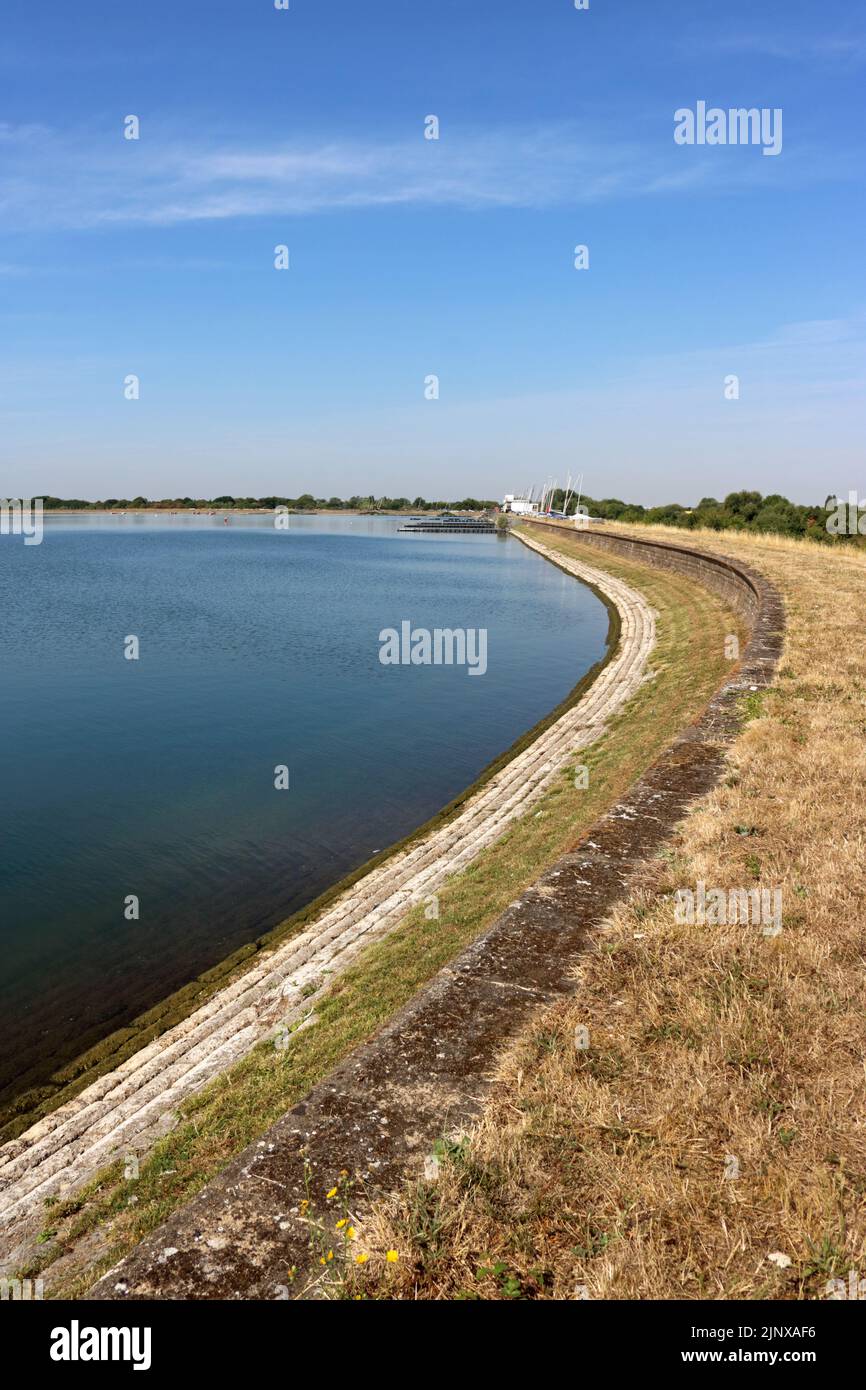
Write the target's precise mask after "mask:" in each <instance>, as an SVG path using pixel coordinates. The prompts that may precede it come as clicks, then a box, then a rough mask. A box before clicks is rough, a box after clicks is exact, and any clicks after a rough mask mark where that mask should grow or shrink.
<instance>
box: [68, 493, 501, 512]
mask: <svg viewBox="0 0 866 1390" xmlns="http://www.w3.org/2000/svg"><path fill="white" fill-rule="evenodd" d="M43 504H44V507H45V510H46V511H76V512H88V511H111V512H113V511H124V512H127V511H136V510H140V509H143V508H145V507H146V508H148V509H150V508H156V509H157V510H159V511H172V512H180V511H206V510H207V509H208V508H212V507H217V508H221V507H232V508H237V509H239V510H245V509H249V510H251V511H252V510H255V509H257V508H258V509H261V508H266V509H268V510H273V508H274V507H288V508H289V509H290V510H291V511H297V512H304V511H329V512H331V511H334V512H337V511H353V512H373V511H379V512H408V511H416V512H429V511H443V510H445V509H447V510H449V511H455V512H461V511H463V512H482V511H488V510H492V509H493V508H495V507H497V506H498V503H497V502H491V501H489V500H487V501H485V500H479V499H478V498H477V497H464V498H463V499H462V501H460V502H445V501H441V502H428V501H427V499H426V498H424V497H415V498H413V499H410V498H408V497H374V496H373V494H372V493H369V494H368V495H367V496H366V497H359V496H355V497H347V498H342V497H314V496H313V494H312V493H311V492H303V493H301V496H300V497H229V496H228V495H227V494H226V495H224V496H222V497H163V498H160V500H159V501H154V500H151V499H148V498H147V497H131V498H130V497H105V498H103V499H102V500H101V501H99V502H86V501H83V500H82V499H81V498H79V497H44V498H43Z"/></svg>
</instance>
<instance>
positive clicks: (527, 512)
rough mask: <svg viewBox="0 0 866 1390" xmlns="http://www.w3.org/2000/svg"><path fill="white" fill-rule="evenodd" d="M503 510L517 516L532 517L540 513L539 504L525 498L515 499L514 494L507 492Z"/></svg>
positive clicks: (503, 501)
mask: <svg viewBox="0 0 866 1390" xmlns="http://www.w3.org/2000/svg"><path fill="white" fill-rule="evenodd" d="M502 510H503V511H504V512H514V514H515V516H531V515H533V514H534V513H535V512H537V511H538V503H537V502H529V501H527V499H526V498H525V497H515V495H514V493H513V492H506V494H505V497H504V498H503V500H502Z"/></svg>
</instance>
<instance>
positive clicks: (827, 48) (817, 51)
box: [681, 26, 866, 67]
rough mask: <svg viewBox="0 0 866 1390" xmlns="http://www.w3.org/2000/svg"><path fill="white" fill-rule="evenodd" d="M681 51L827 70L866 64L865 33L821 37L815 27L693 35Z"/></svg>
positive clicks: (685, 42)
mask: <svg viewBox="0 0 866 1390" xmlns="http://www.w3.org/2000/svg"><path fill="white" fill-rule="evenodd" d="M681 47H682V48H683V49H684V50H685V51H686V52H688V53H690V54H694V53H713V54H714V55H716V56H722V55H724V54H733V55H743V54H750V53H751V54H754V55H755V56H757V57H763V58H776V59H780V60H783V61H786V62H800V63H821V64H825V65H827V66H843V67H856V66H858V65H859V64H861V63H863V62H866V33H863V32H848V33H836V34H828V33H822V32H820V31H819V30H818V29H816V28H815V27H814V26H812V27H810V29H809V30H808V31H807V32H803V33H800V34H796V33H793V32H791V30H787V31H786V32H784V33H782V32H776V33H770V32H767V31H764V30H757V31H755V32H753V33H741V34H725V35H712V36H710V35H708V34H701V35H693V36H690V37H688V38H686V39H684V40H683V42H682V44H681Z"/></svg>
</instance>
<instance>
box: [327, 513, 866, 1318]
mask: <svg viewBox="0 0 866 1390" xmlns="http://www.w3.org/2000/svg"><path fill="white" fill-rule="evenodd" d="M617 529H625V528H617ZM654 529H655V530H656V533H657V534H659V535H661V536H666V535H667V536H670V537H671V538H672V539H674V540H677V541H679V542H680V543H682V542H683V541H684V540H685V541H686V543H688V544H693V545H699V546H705V547H706V548H708V549H711V550H715V551H717V552H726V553H729V554H732V555H735V556H738V557H740V558H742V559H743V560H745V561H747V562H748V563H750V564H752V565H754V566H755V567H756V568H759V569H761V570H762V571H763V572H764V573H765V574H766V575H767V576H768V577H769V578H770V579H771V580H772V581H773V582H774V583H775V584H776V585H777V586H778V588H779V589H780V591H781V592H782V593H783V595H784V597H785V601H786V607H787V620H788V631H787V638H786V648H785V653H784V656H783V659H782V662H781V665H780V669H779V673H778V678H777V680H776V682H775V685H774V687H773V689H772V690H771V691H769V692H767V693H766V694H764V695H763V696H762V697H753V699H752V702H751V709H750V711H749V712H750V713H751V714H753V715H755V717H754V718H752V719H750V721H749V722H748V723H747V724H746V725H745V727H744V728H743V730H742V732H741V734H740V736H739V737H738V739H737V741H736V743H735V745H734V746H733V748H732V750H731V754H730V759H729V774H728V776H727V778H726V780H725V781H724V783H723V784H722V785H720V786H719V787H718V788H717V789H716V790H715V791H714V792H712V793H711V794H709V795H708V796H706V797H704V798H702V799H701V801H699V802H698V803H697V804H696V807H695V809H694V810H693V812H692V813H691V814H690V815H689V816H688V817H687V818H686V820H685V821H684V822H683V823H682V825H681V827H680V829H679V831H678V833H677V835H676V836H675V838H674V839H673V840H672V842H671V845H670V847H669V850H668V851H666V853H665V855H664V856H663V857H662V858H661V859H659V860H657V861H655V862H654V863H653V864H652V865H650V866H648V868H647V870H646V872H645V874H644V875H643V877H642V879H641V880H640V881H639V882H638V884H637V886H636V887H635V890H634V892H633V893H632V894H631V896H630V897H629V899H628V901H627V902H626V903H625V904H624V905H623V906H622V907H621V908H620V909H618V910H617V911H616V913H615V914H614V916H613V918H612V920H611V921H610V922H609V923H608V924H607V926H606V928H605V930H604V931H603V932H602V933H601V934H600V936H599V939H598V940H597V941H596V943H595V946H594V948H593V950H592V951H591V952H590V953H589V954H588V955H587V957H586V958H585V961H584V963H583V965H582V968H581V970H580V974H579V980H578V989H577V993H576V994H575V995H574V996H573V997H571V998H569V999H568V1000H565V1001H563V1002H560V1003H559V1004H557V1005H556V1006H555V1007H553V1008H551V1009H545V1010H543V1011H540V1012H539V1014H538V1015H537V1016H536V1018H535V1020H534V1022H533V1024H532V1026H531V1027H530V1028H528V1029H527V1031H526V1032H525V1033H524V1034H523V1035H522V1036H521V1037H520V1038H519V1039H518V1041H517V1042H516V1043H515V1045H514V1046H512V1047H511V1048H510V1050H509V1051H508V1053H507V1055H506V1056H504V1057H503V1059H502V1062H501V1068H500V1072H499V1076H498V1079H497V1083H496V1085H495V1087H494V1091H493V1094H492V1097H491V1100H490V1102H489V1105H488V1106H487V1109H486V1111H485V1114H484V1116H483V1118H482V1120H481V1122H480V1123H479V1124H478V1126H477V1127H476V1129H475V1130H474V1131H473V1132H472V1134H471V1135H469V1136H467V1137H466V1138H465V1139H464V1140H462V1141H461V1142H459V1143H452V1144H450V1145H448V1146H447V1151H446V1153H445V1154H443V1161H442V1163H441V1167H440V1174H439V1178H438V1181H437V1182H435V1183H421V1184H417V1185H413V1186H412V1187H411V1188H407V1189H406V1191H405V1192H404V1193H403V1194H401V1196H400V1198H399V1199H398V1200H397V1201H395V1202H391V1203H390V1204H388V1205H384V1206H379V1207H376V1208H374V1210H373V1211H372V1212H371V1213H370V1214H369V1216H368V1219H367V1221H366V1223H365V1229H364V1237H365V1244H366V1247H367V1249H369V1250H370V1252H371V1254H372V1258H371V1260H370V1263H369V1265H367V1266H365V1269H366V1270H370V1271H372V1272H371V1273H369V1274H367V1275H366V1277H365V1276H364V1275H363V1274H362V1273H360V1272H359V1273H358V1275H357V1276H355V1277H354V1282H353V1283H352V1285H351V1288H350V1292H351V1293H355V1294H357V1293H358V1292H361V1293H362V1294H365V1295H366V1296H370V1297H384V1298H446V1299H450V1298H465V1297H470V1298H478V1297H482V1298H503V1297H504V1298H507V1297H518V1298H519V1297H540V1298H574V1297H575V1296H578V1295H577V1294H576V1290H577V1289H579V1288H584V1289H585V1290H586V1294H587V1295H588V1296H589V1297H590V1298H614V1299H630V1298H644V1299H676V1298H773V1299H776V1298H800V1297H805V1298H816V1297H817V1298H821V1297H825V1296H826V1294H825V1285H826V1281H827V1280H828V1279H829V1278H830V1277H839V1276H844V1275H846V1273H847V1272H848V1271H849V1270H851V1269H858V1270H859V1271H860V1274H861V1276H862V1275H864V1274H866V1143H864V1128H866V1078H864V1047H863V1040H864V1018H866V979H864V969H863V961H864V950H863V948H864V922H866V854H864V840H866V800H864V795H863V786H864V773H866V751H864V750H866V742H864V735H866V656H864V646H863V637H862V633H861V624H862V619H863V615H864V614H866V560H864V558H863V556H862V554H859V553H856V552H851V551H849V550H847V549H846V550H843V549H842V548H841V547H840V548H838V549H833V550H830V549H829V548H824V547H821V548H819V547H818V546H816V545H812V544H809V543H806V542H796V541H787V540H782V539H776V538H771V539H767V538H761V539H758V538H756V537H750V536H743V537H739V538H738V537H730V536H726V537H720V536H718V535H715V534H713V533H705V534H704V533H695V534H690V535H689V536H688V537H687V538H686V537H684V536H683V533H682V532H679V531H675V532H666V531H663V530H662V528H654ZM637 534H639V535H641V536H646V535H647V534H648V530H647V528H640V529H639V530H638V531H637ZM694 659H695V661H696V662H699V661H700V660H701V652H700V651H699V650H696V651H695V653H694ZM700 879H703V880H704V881H705V882H706V883H707V884H708V885H712V886H717V887H721V888H725V889H727V888H731V887H736V888H740V887H742V888H752V887H755V886H759V887H767V888H776V887H780V888H781V889H782V893H783V930H782V932H781V934H780V935H778V936H776V937H769V936H764V935H763V934H762V932H761V929H760V927H757V926H751V925H744V926H741V925H734V926H686V925H678V924H677V923H676V921H675V920H674V910H673V909H674V902H673V893H674V891H675V890H676V889H677V888H683V887H689V886H690V887H692V888H693V887H694V886H695V884H696V882H697V881H698V880H700ZM581 1024H582V1025H585V1026H587V1027H588V1028H589V1030H590V1047H589V1049H588V1050H587V1051H584V1052H580V1051H577V1050H576V1048H575V1045H574V1036H575V1028H576V1027H577V1026H578V1025H581ZM731 1159H735V1160H736V1163H737V1164H738V1165H739V1176H738V1177H727V1176H726V1167H727V1171H728V1172H731V1171H734V1166H733V1164H732V1163H731V1161H730V1160H731ZM390 1247H393V1248H395V1249H397V1250H398V1251H399V1253H400V1260H399V1262H398V1263H397V1264H396V1265H394V1264H390V1265H386V1264H385V1263H384V1256H383V1252H384V1251H385V1250H386V1249H388V1248H390ZM776 1252H781V1254H782V1255H784V1256H786V1257H787V1258H788V1259H789V1260H790V1265H789V1266H788V1267H784V1268H780V1267H779V1263H778V1262H775V1261H773V1260H770V1259H769V1258H768V1257H769V1256H770V1255H772V1254H775V1253H776ZM377 1271H378V1273H377Z"/></svg>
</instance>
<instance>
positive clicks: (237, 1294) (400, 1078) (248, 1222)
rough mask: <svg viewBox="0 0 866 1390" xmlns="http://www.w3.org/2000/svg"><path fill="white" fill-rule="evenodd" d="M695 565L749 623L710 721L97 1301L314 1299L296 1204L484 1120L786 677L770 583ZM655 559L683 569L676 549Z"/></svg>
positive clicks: (373, 1189)
mask: <svg viewBox="0 0 866 1390" xmlns="http://www.w3.org/2000/svg"><path fill="white" fill-rule="evenodd" d="M605 539H606V541H609V540H613V539H614V537H612V536H610V535H607V536H606V537H605ZM609 548H611V549H613V548H614V547H613V546H610V547H609ZM668 549H670V550H671V551H676V550H678V549H679V547H669V548H668ZM686 557H687V558H686V563H684V565H683V568H684V569H685V572H687V573H691V574H693V575H694V577H695V578H698V577H699V576H700V577H701V579H702V581H703V580H704V579H707V578H708V577H709V582H710V583H715V582H716V578H717V576H721V578H719V579H718V582H719V583H720V584H725V585H729V586H731V593H732V594H733V589H734V587H735V586H737V585H739V586H740V589H741V592H740V593H739V595H738V596H737V606H738V607H739V608H740V610H741V611H742V612H744V613H745V614H746V615H747V616H748V618H749V620H750V622H751V624H752V638H751V640H750V642H749V644H748V647H747V649H746V652H745V654H744V659H743V663H742V666H741V668H740V669H739V670H738V671H737V673H736V674H735V675H734V677H733V678H732V679H731V680H729V681H728V682H727V683H726V684H725V685H724V686H723V687H722V689H721V690H720V691H719V693H718V694H717V695H716V696H715V697H714V699H713V700H712V701H711V702H710V704H709V706H708V708H707V710H706V712H705V714H704V715H703V716H702V717H701V719H700V720H698V721H697V723H696V724H694V725H693V726H692V727H691V728H689V729H687V730H686V731H685V732H684V733H683V734H682V735H681V736H680V737H679V738H678V739H677V740H676V741H675V742H674V743H673V744H672V746H671V747H670V748H669V749H668V751H667V752H666V753H665V754H664V755H663V756H662V757H661V758H660V759H659V760H658V762H657V763H655V765H654V766H653V767H652V768H651V769H650V770H649V771H648V772H647V774H646V775H645V776H644V777H643V778H642V779H641V780H640V781H639V782H638V784H637V785H636V786H635V787H634V788H633V789H632V791H631V792H630V794H629V795H628V796H627V797H626V798H624V799H623V800H622V801H621V802H620V803H618V805H616V806H615V807H613V808H612V809H611V810H610V811H609V812H608V813H607V814H606V815H604V816H603V817H602V818H601V819H600V820H599V821H598V823H597V824H596V825H595V826H594V827H593V828H592V830H591V831H590V833H589V834H588V835H587V836H586V837H585V838H584V840H583V841H582V842H581V844H580V845H579V846H578V848H577V849H576V850H575V851H574V852H573V853H571V854H568V855H565V856H564V857H563V858H562V859H560V861H559V862H558V863H557V864H556V865H555V866H554V867H553V868H552V869H551V870H550V871H549V872H548V873H546V874H545V875H544V876H543V877H542V878H541V879H540V881H539V882H538V883H537V884H536V885H534V886H533V887H532V888H531V889H529V890H528V891H527V892H526V893H524V894H523V895H522V896H521V898H520V899H519V900H518V901H517V902H515V903H513V904H512V905H511V907H509V908H508V910H507V911H506V912H504V913H503V914H502V916H501V917H500V918H498V920H497V921H496V922H495V923H494V924H493V925H492V926H491V927H490V929H489V930H488V931H487V932H486V933H485V934H484V936H483V937H481V938H480V939H479V940H478V941H476V942H475V943H474V944H473V945H472V946H471V947H469V948H468V950H466V951H464V952H463V954H462V955H461V956H460V957H459V958H458V959H457V960H456V961H454V962H453V963H452V964H451V965H450V966H449V967H447V968H446V969H444V970H442V971H441V972H440V974H439V975H437V976H436V978H435V979H434V980H433V981H431V982H430V984H429V985H428V986H427V987H426V988H425V989H423V990H422V991H421V993H420V994H419V995H417V996H416V998H415V999H413V1000H412V1001H411V1002H410V1003H409V1004H408V1005H407V1006H406V1007H405V1008H404V1009H402V1010H401V1012H400V1013H399V1014H398V1015H397V1016H396V1017H395V1018H394V1019H393V1020H392V1021H391V1022H390V1023H389V1025H388V1026H387V1027H386V1028H384V1029H382V1031H381V1032H380V1033H378V1034H377V1035H376V1037H375V1038H373V1039H372V1040H371V1041H370V1042H369V1043H367V1044H366V1045H365V1046H364V1047H361V1048H359V1049H358V1050H357V1051H356V1052H354V1053H353V1054H352V1055H351V1056H350V1057H349V1058H347V1059H346V1060H345V1061H344V1062H343V1063H342V1064H341V1065H340V1066H339V1067H337V1069H336V1070H335V1071H334V1072H333V1073H332V1074H331V1076H329V1077H328V1078H327V1079H326V1080H325V1081H323V1082H321V1083H320V1084H319V1085H318V1086H316V1087H315V1088H314V1089H313V1090H312V1091H311V1092H310V1094H309V1096H308V1097H307V1098H306V1100H305V1101H304V1102H303V1103H302V1104H300V1105H297V1106H295V1107H294V1109H293V1110H291V1111H290V1112H289V1113H288V1114H287V1115H286V1116H284V1117H283V1119H281V1120H280V1121H278V1123H277V1124H276V1125H274V1126H273V1127H272V1128H271V1129H270V1130H269V1131H268V1132H267V1134H266V1135H265V1136H264V1137H263V1138H262V1139H261V1140H259V1141H258V1142H257V1143H255V1144H253V1145H251V1146H250V1147H249V1148H248V1149H247V1150H246V1151H245V1152H244V1153H243V1154H241V1155H240V1156H239V1157H238V1158H237V1159H236V1160H235V1161H234V1162H232V1163H231V1164H230V1165H229V1167H228V1168H227V1169H226V1171H225V1172H224V1173H223V1174H222V1175H221V1176H220V1177H219V1178H217V1179H216V1180H215V1181H214V1182H213V1183H211V1184H210V1185H209V1186H208V1187H207V1188H206V1189H205V1190H204V1191H203V1192H202V1193H200V1194H199V1196H198V1197H196V1198H195V1199H194V1200H193V1201H192V1202H191V1203H189V1205H188V1206H187V1207H185V1208H184V1209H183V1210H181V1211H179V1212H177V1213H175V1214H174V1215H173V1216H172V1217H171V1218H170V1219H169V1221H167V1222H166V1224H165V1225H164V1226H163V1227H161V1228H160V1230H158V1231H156V1232H155V1233H154V1234H153V1235H151V1236H150V1237H149V1238H148V1239H147V1240H145V1241H144V1242H143V1243H142V1245H141V1246H139V1248H138V1249H137V1250H135V1251H134V1252H133V1253H132V1254H131V1255H130V1256H129V1257H128V1258H127V1259H125V1260H124V1261H123V1262H122V1263H121V1264H120V1265H118V1266H117V1267H116V1268H115V1269H114V1270H112V1271H111V1272H110V1273H109V1274H108V1275H106V1277H105V1278H104V1279H102V1280H100V1282H99V1283H98V1284H97V1285H96V1286H95V1287H94V1289H93V1290H92V1291H91V1294H90V1295H89V1297H91V1298H95V1299H112V1298H133V1299H151V1298H177V1299H202V1298H214V1299H248V1298H275V1297H278V1296H279V1293H280V1289H281V1288H283V1287H285V1286H286V1284H287V1272H288V1270H289V1269H291V1268H293V1267H294V1268H296V1269H297V1270H298V1276H297V1277H296V1279H295V1282H294V1283H293V1285H292V1288H293V1289H294V1290H296V1291H297V1292H298V1293H299V1294H302V1292H303V1290H304V1288H305V1287H306V1286H307V1280H308V1278H309V1277H313V1276H315V1274H316V1271H317V1266H316V1264H315V1263H314V1262H313V1257H312V1256H311V1253H310V1250H309V1248H308V1232H307V1228H306V1226H305V1224H304V1223H303V1222H302V1221H301V1220H300V1219H299V1214H298V1213H299V1204H300V1202H301V1201H302V1200H303V1199H304V1198H305V1197H306V1196H312V1198H313V1200H314V1202H316V1203H317V1204H318V1205H319V1207H320V1209H321V1207H322V1206H323V1205H324V1200H323V1199H324V1195H325V1193H326V1192H327V1190H328V1189H329V1188H330V1187H331V1186H332V1185H333V1183H334V1181H335V1179H336V1176H337V1174H338V1172H339V1171H340V1170H341V1169H347V1170H348V1171H349V1172H350V1173H351V1174H352V1175H353V1176H354V1177H355V1178H356V1179H359V1180H360V1181H361V1182H362V1183H363V1187H364V1191H365V1192H366V1194H367V1195H368V1196H372V1195H374V1194H377V1193H383V1192H386V1191H388V1190H393V1189H394V1187H395V1186H396V1185H397V1184H399V1183H400V1182H401V1181H402V1180H403V1178H404V1177H405V1174H406V1172H407V1170H410V1171H411V1169H412V1168H413V1167H420V1164H421V1162H422V1160H423V1157H424V1156H425V1155H426V1154H427V1153H428V1152H429V1150H430V1147H431V1145H432V1143H433V1142H435V1140H436V1139H437V1137H439V1136H440V1135H442V1134H443V1133H446V1132H448V1131H450V1130H452V1129H455V1128H458V1129H459V1128H460V1127H462V1126H463V1125H465V1124H466V1123H467V1122H468V1121H470V1120H471V1119H472V1117H473V1116H475V1115H476V1114H477V1113H478V1111H479V1108H480V1106H481V1104H482V1102H483V1098H484V1094H485V1089H486V1086H487V1084H488V1078H489V1076H490V1074H491V1072H492V1071H493V1068H494V1064H495V1059H496V1056H497V1054H498V1053H499V1051H500V1049H501V1047H502V1045H503V1043H504V1042H505V1040H506V1039H508V1038H509V1037H511V1036H513V1035H514V1034H515V1033H516V1032H517V1031H518V1030H519V1028H520V1027H521V1025H522V1024H523V1023H524V1021H525V1020H526V1018H527V1016H528V1014H529V1013H530V1011H532V1010H533V1009H535V1008H537V1007H538V1006H539V1005H541V1004H544V1003H546V1002H548V1001H550V1000H552V999H554V998H555V997H557V996H558V995H561V994H562V993H564V992H568V991H570V990H571V988H572V971H571V967H572V966H573V965H574V964H575V963H576V961H577V959H578V957H579V954H580V951H581V948H582V946H583V944H584V942H585V940H586V938H587V936H588V934H590V933H591V932H592V931H593V930H594V928H596V927H597V926H598V924H599V923H600V922H601V921H602V920H603V919H604V917H606V916H607V914H608V913H609V912H610V909H611V908H612V906H613V905H614V903H615V902H616V901H617V899H618V898H619V897H620V896H621V895H622V894H623V893H624V891H625V890H626V887H627V884H628V880H629V878H630V876H631V875H632V873H634V871H635V868H636V866H638V865H640V864H641V863H643V862H644V861H645V860H646V859H647V857H649V856H650V855H652V853H653V852H654V851H655V850H656V849H657V848H658V847H659V846H660V845H661V844H663V843H664V841H665V839H666V838H667V837H668V835H669V834H670V831H671V829H672V827H673V826H674V825H675V823H676V822H677V821H678V820H679V819H680V818H681V816H682V815H683V813H684V812H685V810H686V809H687V807H688V805H689V803H690V802H691V801H692V800H693V799H694V798H695V797H697V796H699V795H701V794H702V793H703V792H705V791H707V790H709V788H710V787H712V786H713V784H714V783H715V781H716V780H717V778H718V776H719V774H720V772H721V769H722V767H723V766H724V754H725V746H726V744H727V743H728V742H729V741H730V739H731V738H732V736H733V734H734V732H735V730H736V728H737V726H738V713H737V699H738V697H739V696H740V695H741V694H742V693H743V691H744V690H748V689H750V688H752V687H763V686H765V685H767V684H768V683H769V681H770V679H771V677H772V674H773V671H774V669H775V664H776V661H777V658H778V655H779V652H780V650H781V643H782V632H783V610H782V605H781V601H780V599H779V598H778V596H777V594H776V593H775V591H774V590H773V589H772V587H771V586H770V585H769V584H768V583H767V582H766V581H765V580H763V579H762V578H761V577H760V576H758V575H755V574H753V573H750V572H749V571H748V570H746V569H745V568H743V567H740V566H736V565H733V566H732V565H729V564H728V562H727V561H723V562H721V563H722V568H721V569H718V568H716V561H715V560H714V559H713V557H706V556H701V555H699V554H698V553H697V552H688V551H687V552H686ZM655 562H656V563H664V564H669V565H671V567H672V568H679V566H678V564H677V561H676V556H675V555H670V554H668V555H665V556H664V557H663V558H662V560H656V561H655ZM696 562H697V563H696ZM696 658H697V659H699V654H697V653H696ZM305 1165H309V1170H310V1177H309V1178H305Z"/></svg>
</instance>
